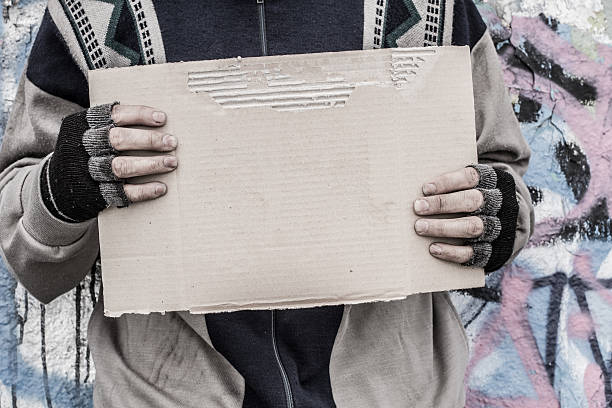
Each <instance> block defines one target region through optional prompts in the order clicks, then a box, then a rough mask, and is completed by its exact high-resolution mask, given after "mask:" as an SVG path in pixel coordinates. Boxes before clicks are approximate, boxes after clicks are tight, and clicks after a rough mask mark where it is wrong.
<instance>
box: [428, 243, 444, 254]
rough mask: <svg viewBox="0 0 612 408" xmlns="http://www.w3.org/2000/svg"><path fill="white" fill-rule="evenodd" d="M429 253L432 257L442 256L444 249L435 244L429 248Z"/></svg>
mask: <svg viewBox="0 0 612 408" xmlns="http://www.w3.org/2000/svg"><path fill="white" fill-rule="evenodd" d="M429 252H430V253H431V254H432V255H440V254H441V253H442V248H440V247H439V246H438V245H436V244H433V245H430V246H429Z"/></svg>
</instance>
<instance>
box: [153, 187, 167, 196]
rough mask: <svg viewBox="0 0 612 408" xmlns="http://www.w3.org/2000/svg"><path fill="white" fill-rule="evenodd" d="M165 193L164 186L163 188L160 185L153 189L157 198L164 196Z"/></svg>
mask: <svg viewBox="0 0 612 408" xmlns="http://www.w3.org/2000/svg"><path fill="white" fill-rule="evenodd" d="M165 193H166V186H164V185H163V184H160V185H158V186H157V187H155V194H157V195H158V196H160V195H162V194H165Z"/></svg>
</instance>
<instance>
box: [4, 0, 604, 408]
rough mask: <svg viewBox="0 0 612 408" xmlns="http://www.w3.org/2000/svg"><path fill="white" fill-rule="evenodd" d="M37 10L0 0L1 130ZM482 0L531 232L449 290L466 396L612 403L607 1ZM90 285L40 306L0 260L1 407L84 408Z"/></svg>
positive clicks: (487, 403) (505, 403) (480, 401)
mask: <svg viewBox="0 0 612 408" xmlns="http://www.w3.org/2000/svg"><path fill="white" fill-rule="evenodd" d="M13 3H15V4H13ZM43 7H44V4H43V2H42V1H40V0H21V1H20V2H19V3H16V1H15V0H12V1H11V0H3V11H4V18H5V19H4V21H3V22H0V64H1V67H2V70H1V72H0V80H1V83H0V134H1V133H2V130H3V127H4V124H5V121H6V116H7V114H8V111H9V109H10V106H11V103H12V98H13V96H14V92H15V89H16V84H17V80H18V77H19V75H20V73H21V71H22V70H23V66H24V62H25V59H26V56H27V53H28V51H29V48H30V46H31V44H32V40H33V38H34V36H35V33H36V27H37V24H38V20H39V19H40V16H41V15H42V11H43ZM479 9H480V11H481V13H482V15H483V16H484V17H485V19H486V21H487V23H488V25H489V27H490V28H491V32H492V34H493V37H494V39H495V42H496V43H497V45H498V50H499V54H500V59H501V61H502V63H503V67H504V70H505V79H506V83H507V85H508V86H509V89H510V93H511V95H512V97H513V101H514V104H515V105H514V106H515V111H516V113H517V115H518V117H519V119H520V121H521V123H522V128H523V131H524V134H525V137H526V138H527V140H528V141H529V144H530V145H531V147H532V149H533V161H532V166H531V168H530V169H529V172H528V173H527V176H526V181H527V183H528V184H529V186H530V189H531V192H532V199H533V202H534V203H535V204H536V217H537V230H536V234H535V236H534V237H533V239H532V240H531V242H530V244H529V247H528V248H527V249H526V250H525V251H524V252H523V253H522V254H521V255H520V256H519V257H518V258H517V259H516V261H515V262H514V264H513V265H512V266H511V267H508V268H506V269H505V270H503V271H501V272H498V273H495V274H493V275H491V276H490V277H489V279H488V283H487V288H485V289H482V290H480V291H478V292H476V293H473V294H472V296H466V295H461V294H455V295H454V296H453V299H454V301H455V303H456V305H457V308H458V310H459V312H460V314H461V316H462V318H463V321H464V324H465V326H466V328H467V331H468V334H469V337H470V339H471V342H472V356H471V361H470V365H469V368H468V372H467V373H466V383H467V385H468V403H467V406H468V407H470V408H472V407H521V408H530V407H534V408H535V407H538V408H542V407H559V406H561V407H588V408H595V407H612V378H611V377H612V290H611V288H612V255H611V252H610V249H612V235H611V221H610V216H609V214H610V211H611V210H612V207H611V206H612V201H611V202H610V203H609V202H608V200H609V199H610V200H612V197H611V195H612V181H610V180H611V179H612V130H611V129H612V104H611V101H612V46H611V44H612V41H611V40H610V38H611V36H612V1H610V0H583V1H580V2H578V1H575V0H492V1H489V2H488V3H479ZM98 282H99V277H98V275H97V274H96V273H93V274H92V276H91V277H89V278H88V279H87V280H86V281H84V282H83V283H82V284H81V286H80V287H78V288H76V289H75V290H73V291H72V292H71V293H68V294H66V295H65V296H63V297H62V298H61V299H59V300H58V301H56V302H53V303H52V304H51V305H48V306H47V307H43V306H41V305H40V304H38V303H37V302H36V301H35V300H34V299H32V298H31V297H29V296H28V295H27V294H26V293H25V292H24V290H23V288H21V287H20V286H19V285H17V284H16V283H15V281H14V280H13V279H12V278H11V277H10V276H9V274H8V272H7V271H6V270H5V269H4V268H3V267H2V266H1V265H0V407H52V406H53V407H87V406H91V402H90V400H91V392H92V380H93V376H94V370H93V366H92V363H91V361H90V358H89V352H88V348H87V342H86V323H87V319H88V316H89V314H90V313H91V308H92V305H93V303H94V302H95V294H96V288H97V286H98Z"/></svg>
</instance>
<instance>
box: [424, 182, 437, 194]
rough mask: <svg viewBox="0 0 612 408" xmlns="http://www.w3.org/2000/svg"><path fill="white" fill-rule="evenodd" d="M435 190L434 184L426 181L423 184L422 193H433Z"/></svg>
mask: <svg viewBox="0 0 612 408" xmlns="http://www.w3.org/2000/svg"><path fill="white" fill-rule="evenodd" d="M435 192H436V186H435V184H431V183H428V184H425V185H424V186H423V194H433V193H435Z"/></svg>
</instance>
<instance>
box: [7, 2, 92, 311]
mask: <svg viewBox="0 0 612 408" xmlns="http://www.w3.org/2000/svg"><path fill="white" fill-rule="evenodd" d="M87 104H88V93H87V81H86V79H85V74H84V72H83V69H82V68H81V67H80V66H79V65H78V64H77V63H76V62H75V60H74V59H73V57H72V55H71V53H70V51H69V49H68V48H67V46H66V43H65V42H64V41H63V38H62V35H61V34H60V30H59V29H58V27H57V25H56V24H55V23H54V21H53V19H52V18H51V16H50V14H49V12H48V11H46V12H45V15H44V17H43V20H42V23H41V26H40V29H39V32H38V36H37V38H36V41H35V43H34V45H33V47H32V52H31V54H30V57H29V59H28V63H27V67H26V69H25V74H24V75H23V76H22V78H21V80H20V83H19V87H18V91H17V95H16V98H15V102H14V105H13V108H12V111H11V115H10V117H9V120H8V123H7V127H6V131H5V134H4V137H3V139H2V146H1V149H0V255H1V256H2V260H3V261H4V263H5V265H6V266H7V267H8V269H9V270H10V271H11V273H13V275H14V276H15V277H16V278H17V280H18V281H19V282H20V283H21V284H23V286H24V287H25V288H26V289H27V290H28V291H29V292H30V293H31V294H32V295H33V296H34V297H36V298H37V299H38V300H40V301H42V302H45V303H46V302H50V301H51V300H53V299H54V298H56V297H57V296H59V295H61V294H63V293H65V292H67V291H69V290H70V289H72V288H73V287H74V286H76V285H77V284H78V283H79V282H80V280H81V279H82V278H83V277H84V276H85V274H86V273H87V272H88V271H89V269H90V268H91V266H92V265H93V263H94V262H95V259H96V257H97V254H98V248H99V247H98V230H97V222H96V220H90V221H87V222H83V223H76V224H74V223H67V222H64V221H61V220H59V219H57V218H55V217H54V216H53V215H52V214H51V213H50V212H49V211H48V210H47V208H46V207H45V205H44V204H43V202H42V198H41V192H40V182H39V180H40V172H41V169H42V168H43V166H44V163H45V161H46V159H47V157H48V156H49V154H50V153H52V151H53V148H54V146H55V142H56V138H57V134H58V131H59V127H60V125H61V122H62V118H64V117H65V116H67V115H70V114H72V113H75V112H78V111H81V110H83V109H84V108H85V107H86V106H87Z"/></svg>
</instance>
